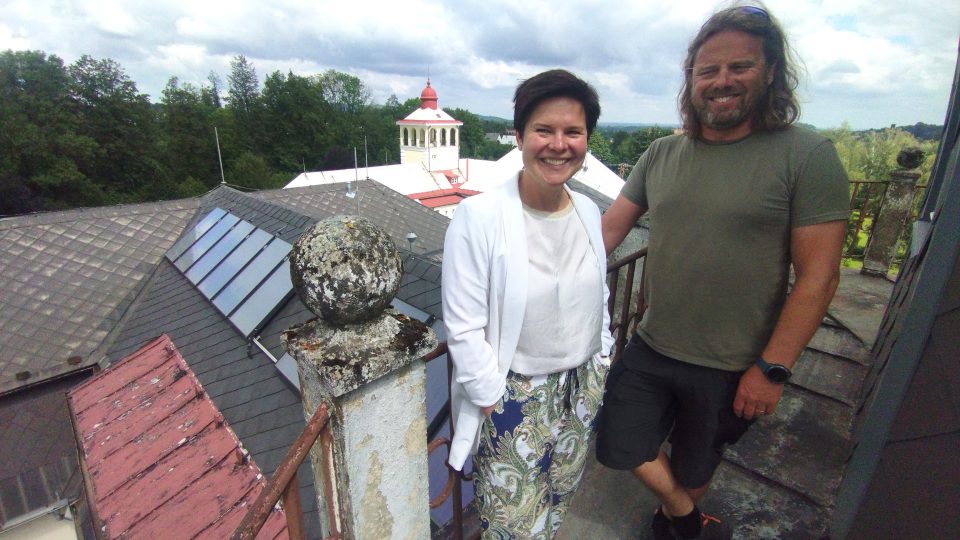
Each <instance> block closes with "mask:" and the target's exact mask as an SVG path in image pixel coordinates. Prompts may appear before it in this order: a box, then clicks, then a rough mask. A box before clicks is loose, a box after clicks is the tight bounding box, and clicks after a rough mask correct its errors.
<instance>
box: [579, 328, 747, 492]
mask: <svg viewBox="0 0 960 540" xmlns="http://www.w3.org/2000/svg"><path fill="white" fill-rule="evenodd" d="M740 375H741V372H737V371H725V370H721V369H713V368H708V367H703V366H697V365H694V364H689V363H687V362H681V361H679V360H674V359H673V358H670V357H667V356H664V355H662V354H660V353H658V352H657V351H655V350H653V349H652V348H650V346H649V345H647V344H646V342H644V341H643V340H642V339H640V337H639V336H637V335H634V336H633V338H632V339H631V340H630V343H628V344H627V346H626V348H625V349H624V351H623V355H622V357H621V358H620V360H619V361H617V362H615V363H614V364H613V366H612V367H611V368H610V374H609V375H608V376H607V384H606V392H605V394H604V397H603V409H602V411H601V413H600V419H599V420H600V422H599V427H598V433H597V460H598V461H599V462H600V463H602V464H604V465H606V466H607V467H610V468H612V469H621V470H626V469H633V468H635V467H637V466H639V465H641V464H643V463H646V462H648V461H653V460H654V459H656V457H657V454H658V453H659V451H660V446H661V445H662V444H663V441H664V440H665V439H666V438H667V435H668V434H669V435H670V445H671V449H670V468H671V469H672V471H673V475H674V477H675V478H676V479H677V481H678V482H680V484H681V485H682V486H684V487H685V488H688V489H693V488H698V487H701V486H703V485H705V484H706V483H707V482H709V481H710V478H711V477H712V476H713V472H714V470H716V468H717V466H718V465H719V464H720V459H721V457H722V454H723V448H724V446H725V445H727V444H733V443H735V442H737V441H738V440H739V439H740V437H741V436H742V435H743V434H744V433H746V431H747V428H749V427H750V425H751V424H752V423H753V421H752V420H745V419H743V418H740V417H738V416H737V415H736V414H734V412H733V399H734V397H735V396H736V393H737V386H738V385H739V383H740ZM671 430H672V431H671Z"/></svg>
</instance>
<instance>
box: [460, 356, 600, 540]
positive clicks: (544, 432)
mask: <svg viewBox="0 0 960 540" xmlns="http://www.w3.org/2000/svg"><path fill="white" fill-rule="evenodd" d="M606 362H607V360H606V359H603V360H602V361H601V360H600V359H599V358H598V356H597V355H594V356H593V357H592V358H590V359H589V360H587V361H586V362H584V363H583V364H581V365H580V366H579V367H576V368H573V369H570V370H568V371H562V372H559V373H552V374H549V375H535V376H526V375H520V374H517V373H513V372H510V373H509V374H508V375H507V390H506V392H505V393H504V396H503V397H502V398H501V399H500V401H499V402H498V403H497V405H496V408H495V410H494V412H493V414H491V415H490V417H489V418H487V419H486V420H485V421H484V424H483V431H482V433H481V435H480V445H479V448H478V450H477V455H476V456H475V457H474V471H475V475H476V476H475V481H476V485H475V487H476V501H477V505H478V508H479V512H480V521H481V525H482V527H483V538H484V539H485V540H486V539H518V540H519V539H538V540H539V539H543V540H549V539H551V538H553V537H554V535H555V534H556V533H557V529H558V528H559V527H560V523H561V521H562V520H563V515H564V513H565V512H566V510H567V507H568V506H569V504H570V498H571V497H572V495H573V493H574V491H575V490H576V489H577V486H578V485H579V484H580V479H581V477H582V476H583V468H584V465H585V463H586V457H587V447H588V446H589V444H590V436H591V434H592V433H593V430H594V427H595V426H594V424H595V420H596V416H597V411H598V410H599V408H600V400H601V398H602V397H603V387H604V381H605V379H606V376H607V371H608V370H609V366H608V365H607V364H606Z"/></svg>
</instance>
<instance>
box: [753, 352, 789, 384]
mask: <svg viewBox="0 0 960 540" xmlns="http://www.w3.org/2000/svg"><path fill="white" fill-rule="evenodd" d="M757 367H759V368H760V371H762V372H763V374H764V375H766V376H767V379H769V380H770V382H774V383H777V384H783V383H785V382H787V381H788V380H790V377H791V376H792V375H793V372H791V371H790V368H788V367H787V366H784V365H783V364H771V363H770V362H767V361H766V360H764V359H763V357H758V358H757Z"/></svg>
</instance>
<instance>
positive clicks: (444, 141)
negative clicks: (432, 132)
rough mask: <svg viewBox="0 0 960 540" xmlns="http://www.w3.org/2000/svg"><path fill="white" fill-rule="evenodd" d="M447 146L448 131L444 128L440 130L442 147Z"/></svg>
mask: <svg viewBox="0 0 960 540" xmlns="http://www.w3.org/2000/svg"><path fill="white" fill-rule="evenodd" d="M446 145H447V129H446V128H443V129H441V130H440V146H446Z"/></svg>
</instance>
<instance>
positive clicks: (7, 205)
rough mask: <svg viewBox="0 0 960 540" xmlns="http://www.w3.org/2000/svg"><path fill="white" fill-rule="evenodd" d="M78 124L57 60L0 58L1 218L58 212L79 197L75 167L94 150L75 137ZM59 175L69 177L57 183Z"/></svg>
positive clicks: (8, 54)
mask: <svg viewBox="0 0 960 540" xmlns="http://www.w3.org/2000/svg"><path fill="white" fill-rule="evenodd" d="M78 124H79V117H78V116H77V112H76V109H75V108H74V107H73V102H72V99H71V95H70V77H69V75H68V73H67V69H66V67H65V66H64V64H63V61H62V60H61V59H60V58H58V57H57V56H53V55H50V56H47V55H46V54H44V53H43V52H42V51H17V52H14V51H11V50H7V51H5V52H3V53H2V54H0V215H9V214H18V213H23V212H31V211H37V210H45V209H56V208H63V207H67V206H69V204H70V203H69V202H68V200H74V201H75V200H77V198H78V197H83V194H82V193H79V194H78V193H76V191H75V187H76V181H80V180H85V178H83V175H82V174H79V173H77V171H76V164H75V162H76V161H83V160H90V159H92V152H93V148H94V146H95V145H94V141H93V140H91V139H90V138H88V137H85V136H81V135H79V134H78V133H77V126H78ZM61 171H72V172H71V175H70V177H69V178H60V179H59V180H58V178H57V175H56V174H55V173H56V172H61ZM79 202H80V203H81V204H84V203H86V202H88V201H86V200H84V199H82V198H81V199H80V201H79Z"/></svg>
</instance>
